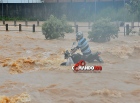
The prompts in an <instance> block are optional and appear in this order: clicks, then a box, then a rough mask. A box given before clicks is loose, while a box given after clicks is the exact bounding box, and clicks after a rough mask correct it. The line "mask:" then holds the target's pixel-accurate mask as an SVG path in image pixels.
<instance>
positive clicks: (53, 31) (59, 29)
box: [42, 15, 74, 39]
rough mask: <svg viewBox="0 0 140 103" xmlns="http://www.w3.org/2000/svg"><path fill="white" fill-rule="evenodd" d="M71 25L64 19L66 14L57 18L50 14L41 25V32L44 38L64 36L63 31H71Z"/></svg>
mask: <svg viewBox="0 0 140 103" xmlns="http://www.w3.org/2000/svg"><path fill="white" fill-rule="evenodd" d="M73 31H74V30H73V29H72V26H71V25H69V24H68V23H67V21H66V16H63V17H62V18H61V19H57V18H56V17H55V16H53V15H51V16H50V17H49V19H48V20H47V21H46V22H45V23H44V24H43V25H42V33H43V35H45V38H46V39H56V38H59V37H64V36H65V35H64V33H65V32H66V33H69V32H73Z"/></svg>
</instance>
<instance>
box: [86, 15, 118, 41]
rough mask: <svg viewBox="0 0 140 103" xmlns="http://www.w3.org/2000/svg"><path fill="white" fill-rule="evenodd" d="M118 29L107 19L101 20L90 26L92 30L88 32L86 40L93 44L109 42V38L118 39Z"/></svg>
mask: <svg viewBox="0 0 140 103" xmlns="http://www.w3.org/2000/svg"><path fill="white" fill-rule="evenodd" d="M118 31H119V28H118V27H117V25H115V24H113V23H111V22H110V20H109V19H108V18H106V19H105V18H101V19H100V20H97V21H96V22H94V23H93V25H92V30H91V31H89V32H88V34H89V35H88V38H89V39H91V40H92V41H94V42H106V41H110V37H112V38H115V37H118Z"/></svg>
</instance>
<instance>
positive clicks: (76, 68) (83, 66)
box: [72, 60, 102, 71]
mask: <svg viewBox="0 0 140 103" xmlns="http://www.w3.org/2000/svg"><path fill="white" fill-rule="evenodd" d="M72 70H74V71H79V70H90V71H91V70H92V71H94V70H95V71H101V70H102V66H86V62H85V61H84V60H80V61H79V62H78V63H76V64H75V65H74V66H73V67H72Z"/></svg>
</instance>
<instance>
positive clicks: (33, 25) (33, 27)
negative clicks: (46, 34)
mask: <svg viewBox="0 0 140 103" xmlns="http://www.w3.org/2000/svg"><path fill="white" fill-rule="evenodd" d="M33 32H35V24H33Z"/></svg>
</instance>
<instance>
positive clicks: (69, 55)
mask: <svg viewBox="0 0 140 103" xmlns="http://www.w3.org/2000/svg"><path fill="white" fill-rule="evenodd" d="M75 44H76V42H73V45H72V49H71V51H70V52H69V51H68V50H66V51H65V52H64V59H67V62H63V63H61V66H69V65H71V64H76V63H78V62H79V61H80V60H82V55H81V54H80V53H75V51H76V50H77V49H76V47H73V46H74V45H75ZM100 54H101V52H95V53H92V54H90V55H89V56H88V57H87V58H86V60H85V61H86V62H88V63H93V62H94V61H95V60H96V61H98V62H99V63H104V61H103V60H102V58H101V57H100Z"/></svg>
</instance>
